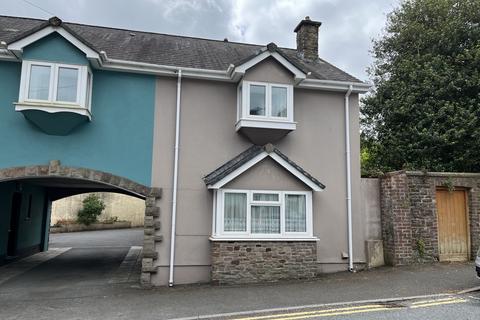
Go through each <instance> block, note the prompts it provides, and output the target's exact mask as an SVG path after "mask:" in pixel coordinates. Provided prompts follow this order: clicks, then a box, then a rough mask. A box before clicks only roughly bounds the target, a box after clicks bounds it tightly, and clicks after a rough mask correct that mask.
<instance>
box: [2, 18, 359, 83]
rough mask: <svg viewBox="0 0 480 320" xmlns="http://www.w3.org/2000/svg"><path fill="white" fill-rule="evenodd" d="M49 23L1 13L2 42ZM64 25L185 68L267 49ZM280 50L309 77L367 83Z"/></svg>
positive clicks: (123, 52)
mask: <svg viewBox="0 0 480 320" xmlns="http://www.w3.org/2000/svg"><path fill="white" fill-rule="evenodd" d="M46 25H48V21H47V20H39V19H31V18H20V17H9V16H0V41H5V42H6V43H7V44H8V43H12V42H14V41H16V40H18V39H21V38H23V37H24V36H25V35H28V34H30V33H32V31H36V30H39V29H41V28H43V27H44V26H46ZM62 26H63V27H65V29H67V30H68V31H71V32H72V33H73V34H74V35H76V36H77V37H79V40H80V41H82V42H84V43H85V44H86V45H88V46H90V47H91V48H92V49H93V50H95V51H97V52H100V51H105V52H106V53H107V56H108V57H109V58H112V59H119V60H127V61H133V62H144V63H151V64H158V65H166V66H175V67H184V68H201V69H208V70H227V69H228V67H229V65H230V64H233V65H235V66H237V65H239V63H240V62H242V61H245V60H246V59H247V58H248V57H252V56H255V55H256V54H258V53H259V52H260V50H262V49H265V48H266V46H261V45H255V44H248V43H238V42H225V41H220V40H210V39H201V38H194V37H185V36H176V35H168V34H161V33H152V32H144V31H133V30H125V29H115V28H108V27H99V26H90V25H84V24H77V23H69V22H63V23H62ZM278 51H279V52H281V53H282V54H283V55H284V56H285V57H286V58H287V59H288V60H289V61H290V62H291V63H292V64H294V65H295V66H297V67H299V68H300V69H301V70H302V71H303V72H305V73H308V72H311V75H310V76H308V78H311V79H319V80H335V81H349V82H358V83H363V82H362V81H360V80H358V79H357V78H355V77H353V76H351V75H349V74H348V73H346V72H344V71H342V70H340V69H339V68H337V67H335V66H333V65H332V64H330V63H328V62H327V61H325V60H323V59H321V58H319V59H318V60H316V61H309V60H305V59H303V58H301V57H299V56H298V55H297V51H296V50H295V49H289V48H278Z"/></svg>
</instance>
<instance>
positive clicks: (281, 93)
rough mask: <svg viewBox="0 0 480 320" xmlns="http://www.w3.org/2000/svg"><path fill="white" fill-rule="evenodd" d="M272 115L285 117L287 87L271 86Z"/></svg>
mask: <svg viewBox="0 0 480 320" xmlns="http://www.w3.org/2000/svg"><path fill="white" fill-rule="evenodd" d="M272 117H283V118H286V117H287V88H281V87H272Z"/></svg>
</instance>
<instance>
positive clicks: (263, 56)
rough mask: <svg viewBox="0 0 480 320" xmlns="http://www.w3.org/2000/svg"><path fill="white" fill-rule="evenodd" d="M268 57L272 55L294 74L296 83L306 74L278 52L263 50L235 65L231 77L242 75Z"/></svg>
mask: <svg viewBox="0 0 480 320" xmlns="http://www.w3.org/2000/svg"><path fill="white" fill-rule="evenodd" d="M268 57H272V58H274V59H275V60H277V61H278V62H279V63H280V64H281V65H282V66H284V67H285V68H286V69H287V70H289V71H290V72H291V73H293V74H294V76H295V81H296V82H297V83H298V82H299V81H302V80H304V79H305V78H306V77H307V75H306V74H305V73H304V72H303V71H302V70H300V69H298V68H297V67H295V66H294V65H293V64H291V63H290V62H289V61H288V60H287V59H285V58H284V57H282V56H281V55H280V54H278V52H270V51H264V52H262V53H261V54H259V55H256V56H255V57H253V58H252V59H250V60H248V61H247V62H245V63H243V64H241V65H239V66H237V67H235V69H234V70H233V73H232V78H236V77H239V76H243V75H244V74H245V72H246V71H247V70H248V69H250V68H251V67H253V66H255V65H256V64H258V63H260V62H262V61H263V60H265V59H267V58H268Z"/></svg>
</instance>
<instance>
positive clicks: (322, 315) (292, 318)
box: [276, 307, 402, 320]
mask: <svg viewBox="0 0 480 320" xmlns="http://www.w3.org/2000/svg"><path fill="white" fill-rule="evenodd" d="M398 309H402V308H385V307H383V308H372V309H363V310H351V311H338V312H330V313H327V312H325V313H319V314H312V315H308V316H298V317H285V318H276V320H294V319H309V318H320V317H332V316H341V315H348V314H356V313H367V312H378V311H392V310H398ZM324 311H328V310H324Z"/></svg>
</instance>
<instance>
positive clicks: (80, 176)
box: [0, 160, 163, 286]
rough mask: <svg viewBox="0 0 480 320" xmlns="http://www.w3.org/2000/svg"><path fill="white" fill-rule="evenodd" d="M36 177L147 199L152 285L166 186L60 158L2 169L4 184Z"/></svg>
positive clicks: (146, 278)
mask: <svg viewBox="0 0 480 320" xmlns="http://www.w3.org/2000/svg"><path fill="white" fill-rule="evenodd" d="M35 178H39V179H40V178H65V179H76V180H84V181H89V182H93V183H98V184H103V185H106V186H110V187H113V188H116V189H120V190H123V191H126V192H128V193H130V194H133V195H135V196H137V197H139V198H142V199H144V200H145V222H144V241H143V254H142V275H141V284H142V285H143V286H151V274H152V273H156V269H157V267H156V266H155V260H156V259H157V256H158V254H157V252H156V250H155V243H157V242H160V241H162V240H163V237H162V236H161V235H159V232H158V231H159V229H160V221H159V219H158V218H159V216H160V208H159V207H158V206H157V204H156V203H157V200H158V199H160V198H161V196H162V189H160V188H152V187H147V186H144V185H142V184H139V183H137V182H135V181H132V180H130V179H127V178H123V177H120V176H116V175H113V174H111V173H107V172H103V171H98V170H93V169H88V168H77V167H68V166H62V165H61V164H60V161H59V160H52V161H50V163H49V164H48V165H36V166H23V167H12V168H5V169H0V183H1V182H7V181H13V180H23V179H35Z"/></svg>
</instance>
